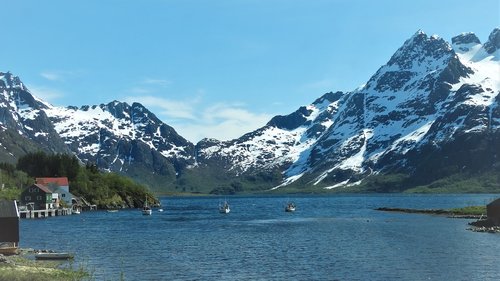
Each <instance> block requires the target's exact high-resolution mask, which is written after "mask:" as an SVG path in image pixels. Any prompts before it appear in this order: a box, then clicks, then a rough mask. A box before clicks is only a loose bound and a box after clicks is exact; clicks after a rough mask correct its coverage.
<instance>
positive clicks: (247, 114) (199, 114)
mask: <svg viewBox="0 0 500 281" xmlns="http://www.w3.org/2000/svg"><path fill="white" fill-rule="evenodd" d="M198 93H203V90H199V91H198ZM125 100H126V101H127V102H128V103H133V102H140V103H141V104H142V105H144V106H146V107H147V108H148V109H149V110H151V111H152V112H153V113H154V114H155V115H157V117H158V118H160V119H162V120H163V122H165V123H166V124H168V125H170V126H172V127H173V128H174V129H175V130H176V131H177V132H178V133H179V134H180V135H181V136H183V137H185V138H187V139H188V140H190V141H192V142H195V143H196V142H197V141H199V140H201V139H203V138H215V139H218V140H230V139H234V138H238V137H240V136H242V135H243V134H245V133H248V132H251V131H253V130H255V129H258V128H260V127H262V126H264V125H265V124H266V123H267V122H268V121H269V120H270V119H271V118H272V116H273V115H272V114H267V113H255V112H252V111H250V110H249V109H247V108H246V106H245V105H244V104H241V103H216V104H206V103H204V102H202V97H201V96H199V95H198V96H195V97H193V98H190V99H186V100H183V101H173V100H169V99H164V98H159V97H155V96H134V97H127V98H126V99H125Z"/></svg>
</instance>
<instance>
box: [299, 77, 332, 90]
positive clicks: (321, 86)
mask: <svg viewBox="0 0 500 281" xmlns="http://www.w3.org/2000/svg"><path fill="white" fill-rule="evenodd" d="M334 86H335V81H334V80H333V79H322V80H317V81H312V82H310V83H307V84H305V85H303V86H302V88H303V89H305V90H312V91H323V92H328V91H331V90H332V89H333V88H334Z"/></svg>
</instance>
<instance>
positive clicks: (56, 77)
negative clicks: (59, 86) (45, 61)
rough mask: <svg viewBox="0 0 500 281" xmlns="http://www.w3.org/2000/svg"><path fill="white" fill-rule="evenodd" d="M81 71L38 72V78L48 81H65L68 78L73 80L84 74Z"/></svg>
mask: <svg viewBox="0 0 500 281" xmlns="http://www.w3.org/2000/svg"><path fill="white" fill-rule="evenodd" d="M84 73H85V71H83V70H46V71H42V72H40V76H42V77H43V78H45V79H47V80H49V81H59V82H61V81H67V80H68V79H70V78H75V77H78V76H81V75H82V74H84Z"/></svg>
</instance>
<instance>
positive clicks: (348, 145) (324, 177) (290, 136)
mask: <svg viewBox="0 0 500 281" xmlns="http://www.w3.org/2000/svg"><path fill="white" fill-rule="evenodd" d="M452 43H453V44H449V43H448V42H446V41H445V40H443V39H442V38H439V37H438V36H428V35H426V34H425V33H424V32H423V31H418V32H416V33H415V34H414V35H413V36H412V37H411V38H410V39H408V40H407V41H406V42H405V43H404V44H403V46H401V47H400V48H399V49H398V50H397V51H396V53H395V54H394V55H393V56H392V57H391V59H390V60H389V61H388V63H387V64H386V65H384V66H382V67H381V68H380V69H379V70H378V71H377V72H376V73H375V74H374V75H373V76H372V77H371V78H370V79H369V80H368V82H367V83H366V85H364V86H363V87H361V88H358V89H356V90H354V91H352V92H348V93H341V92H338V93H328V94H326V95H324V96H323V97H321V98H320V99H318V100H316V101H315V102H314V103H312V104H311V105H309V106H307V107H301V108H300V109H299V110H297V111H296V112H294V113H292V114H290V115H288V116H277V117H275V118H273V119H272V120H271V121H270V122H269V123H268V124H267V125H266V126H265V127H263V128H261V129H259V130H257V131H255V132H252V133H249V134H247V135H245V136H243V137H242V138H239V139H237V140H233V141H229V142H219V143H216V142H213V143H212V144H211V145H205V146H204V147H203V148H201V149H200V151H199V152H198V155H199V159H200V158H205V159H207V158H208V159H211V158H218V159H222V160H223V161H222V162H223V163H225V166H226V167H227V169H228V170H234V171H235V172H236V173H242V172H245V171H248V170H249V169H252V170H254V171H255V170H262V169H264V170H269V169H270V168H275V167H279V168H281V169H283V170H284V173H283V181H282V183H281V185H278V187H279V186H284V185H287V184H290V183H293V182H295V181H297V180H299V179H300V182H301V184H306V185H318V186H324V187H327V188H334V187H337V186H341V185H347V184H356V183H359V180H361V179H363V178H364V177H366V176H367V175H371V174H377V173H380V172H384V171H398V170H405V171H406V172H411V171H412V170H414V169H415V167H412V166H411V165H408V159H407V158H406V156H407V155H410V154H411V155H413V154H415V153H416V151H419V149H420V148H422V147H423V146H425V145H426V144H432V145H433V146H439V145H440V144H444V143H448V142H450V141H451V140H453V139H454V138H456V137H457V136H459V135H461V134H472V133H484V132H490V133H498V131H499V128H500V109H499V106H498V104H499V99H500V97H499V90H500V53H499V51H498V49H499V48H500V47H499V46H500V29H498V28H497V29H495V30H494V31H493V32H492V33H491V35H490V37H489V39H488V41H487V42H486V43H485V44H481V43H480V41H479V39H478V38H477V37H476V36H475V35H474V34H472V33H466V34H461V35H459V36H456V37H454V38H453V39H452ZM409 152H411V153H410V154H408V153H409Z"/></svg>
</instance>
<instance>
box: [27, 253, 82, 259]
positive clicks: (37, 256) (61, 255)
mask: <svg viewBox="0 0 500 281" xmlns="http://www.w3.org/2000/svg"><path fill="white" fill-rule="evenodd" d="M72 258H73V254H70V253H67V252H59V253H58V252H49V253H43V252H42V253H36V254H35V259H37V260H69V259H72Z"/></svg>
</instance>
